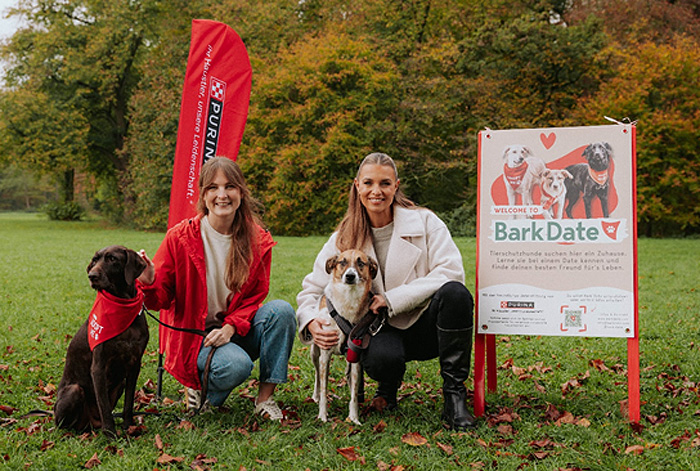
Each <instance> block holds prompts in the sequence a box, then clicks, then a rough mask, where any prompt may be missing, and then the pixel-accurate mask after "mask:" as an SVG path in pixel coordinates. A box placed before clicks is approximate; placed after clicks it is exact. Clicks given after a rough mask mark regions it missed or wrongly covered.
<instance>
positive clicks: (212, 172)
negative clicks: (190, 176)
mask: <svg viewBox="0 0 700 471" xmlns="http://www.w3.org/2000/svg"><path fill="white" fill-rule="evenodd" d="M219 171H221V173H223V174H224V177H225V178H226V180H227V181H228V182H229V183H231V184H233V185H234V186H235V187H236V188H238V190H239V191H240V193H241V204H240V206H238V209H237V210H236V216H235V217H234V219H233V224H232V225H231V229H232V232H231V234H232V237H231V249H230V250H229V253H228V259H227V260H226V273H225V277H224V282H225V283H226V286H227V287H228V289H230V290H231V291H233V292H234V293H235V292H237V291H239V290H240V289H241V287H242V286H243V285H244V284H245V282H246V281H247V280H248V274H249V271H250V262H251V259H252V257H253V250H254V249H255V247H256V246H257V243H258V230H257V227H256V225H262V222H261V220H260V217H259V215H258V210H259V207H260V203H258V201H257V200H256V199H255V198H253V197H252V196H251V194H250V191H249V190H248V186H247V185H246V183H245V178H244V177H243V172H242V171H241V169H240V167H239V166H238V164H237V163H236V162H234V161H233V160H231V159H228V158H226V157H214V158H212V159H209V160H208V161H207V162H206V163H205V164H204V165H202V170H201V172H200V174H199V201H197V210H198V211H199V213H200V214H201V215H202V216H206V215H207V214H209V210H208V209H207V205H206V204H205V202H204V193H205V192H206V190H207V187H208V186H209V185H210V184H211V182H212V181H214V178H216V174H217V173H218V172H219Z"/></svg>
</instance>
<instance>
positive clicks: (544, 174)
mask: <svg viewBox="0 0 700 471" xmlns="http://www.w3.org/2000/svg"><path fill="white" fill-rule="evenodd" d="M551 174H552V171H551V170H550V169H548V168H547V169H545V171H544V172H542V178H547V177H548V176H550V175H551Z"/></svg>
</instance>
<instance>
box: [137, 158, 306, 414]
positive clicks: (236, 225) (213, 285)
mask: <svg viewBox="0 0 700 471" xmlns="http://www.w3.org/2000/svg"><path fill="white" fill-rule="evenodd" d="M253 204H254V200H253V199H252V197H251V196H250V194H249V192H248V188H247V186H246V183H245V179H244V177H243V174H242V172H241V170H240V168H239V167H238V165H237V164H236V163H235V162H233V161H232V160H230V159H227V158H223V157H216V158H213V159H210V160H209V161H207V162H206V163H205V164H204V165H203V166H202V170H201V173H200V177H199V202H198V210H199V214H198V215H197V216H196V217H194V218H192V219H187V220H184V221H182V222H180V223H179V224H177V225H176V226H174V227H173V228H172V229H170V230H169V231H168V233H167V234H166V236H165V239H164V240H163V242H162V244H161V246H160V248H159V249H158V251H157V252H156V255H155V257H153V261H151V260H150V259H149V258H148V256H146V254H145V253H144V252H143V251H142V252H141V256H142V257H143V258H144V259H145V260H146V262H147V263H148V265H149V266H148V268H147V269H146V270H145V271H144V273H143V274H142V275H141V276H140V277H139V286H140V288H141V289H142V290H143V292H144V295H145V304H146V306H147V307H148V308H149V309H161V310H162V311H161V319H162V321H163V322H165V323H167V324H170V325H173V326H176V327H180V328H188V329H198V330H205V331H206V332H208V334H207V336H206V337H205V338H204V340H202V338H201V337H200V336H198V335H196V334H191V333H186V332H178V331H175V330H171V329H167V328H166V329H161V333H160V335H161V342H162V345H163V346H164V349H165V355H166V357H165V369H166V370H167V371H168V372H169V373H170V374H171V375H173V376H174V377H175V379H177V380H178V381H179V382H180V383H182V384H183V385H184V386H185V391H186V395H187V405H188V408H191V409H194V408H198V407H199V403H200V401H201V400H202V399H201V397H200V396H201V393H200V390H201V384H202V379H203V378H202V373H203V371H204V368H205V364H206V360H207V356H208V355H209V352H210V351H211V349H212V347H217V349H216V351H215V352H214V355H213V357H212V360H211V367H210V374H209V378H208V388H207V397H206V398H205V400H206V401H207V402H208V403H209V404H210V405H212V406H220V405H222V404H223V403H224V401H225V400H226V398H227V397H228V395H229V394H230V392H231V391H232V390H233V388H235V387H236V386H238V385H240V384H241V383H243V381H245V380H246V379H247V378H248V377H249V376H250V373H251V371H252V370H253V361H254V360H255V359H257V358H259V359H260V388H259V391H258V397H257V400H256V401H255V404H256V405H255V412H256V413H257V414H260V415H262V416H264V417H267V418H269V419H271V420H281V419H282V412H281V411H280V409H279V406H278V405H277V403H276V402H275V401H274V400H273V399H272V394H273V392H274V390H275V387H276V386H277V384H280V383H284V382H286V380H287V364H288V362H289V355H290V353H291V349H292V345H293V342H294V335H295V330H296V316H295V313H294V309H293V308H292V306H291V305H290V304H289V303H287V302H285V301H281V300H276V301H271V302H268V303H266V304H263V301H264V300H265V297H266V296H267V293H268V291H269V286H270V263H271V255H272V247H273V246H274V245H275V242H274V241H273V240H272V237H271V236H270V234H269V232H267V231H266V230H264V229H262V228H261V227H260V225H259V223H258V221H257V219H256V216H255V212H254V210H253V207H252V206H253Z"/></svg>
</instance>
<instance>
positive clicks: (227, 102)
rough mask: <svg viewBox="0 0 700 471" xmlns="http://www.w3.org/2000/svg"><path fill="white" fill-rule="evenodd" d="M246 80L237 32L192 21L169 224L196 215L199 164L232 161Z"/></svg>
mask: <svg viewBox="0 0 700 471" xmlns="http://www.w3.org/2000/svg"><path fill="white" fill-rule="evenodd" d="M251 79H252V68H251V66H250V60H249V59H248V52H247V51H246V48H245V45H244V44H243V41H242V40H241V38H240V36H238V34H237V33H236V32H235V31H234V30H233V29H232V28H231V27H229V26H227V25H225V24H223V23H219V22H217V21H210V20H193V21H192V38H191V42H190V53H189V57H188V59H187V72H186V73H185V84H184V87H183V90H182V105H181V107H180V123H179V125H178V131H177V145H176V148H175V164H174V166H173V183H172V188H171V190H170V212H169V214H168V229H169V228H171V227H173V226H174V225H175V224H177V223H178V222H180V221H181V220H183V219H185V218H188V217H192V216H194V215H195V214H196V204H197V198H198V196H199V194H198V191H197V181H198V180H199V171H200V169H201V168H202V165H203V164H204V163H205V162H206V161H207V160H209V159H210V158H212V157H215V156H224V157H228V158H230V159H232V160H236V157H237V156H238V149H239V148H240V146H241V139H242V138H243V130H244V128H245V122H246V118H247V117H248V105H249V102H250V87H251Z"/></svg>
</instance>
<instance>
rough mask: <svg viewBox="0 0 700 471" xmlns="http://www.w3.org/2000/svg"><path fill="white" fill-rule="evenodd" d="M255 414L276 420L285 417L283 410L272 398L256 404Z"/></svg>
mask: <svg viewBox="0 0 700 471" xmlns="http://www.w3.org/2000/svg"><path fill="white" fill-rule="evenodd" d="M255 414H257V415H259V416H261V417H263V418H265V419H268V420H272V421H275V422H279V421H281V420H282V419H283V418H284V414H282V410H281V409H280V407H279V406H278V405H277V403H276V402H275V400H274V399H272V398H270V399H268V400H267V401H265V402H261V403H259V404H258V403H257V402H256V404H255Z"/></svg>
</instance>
